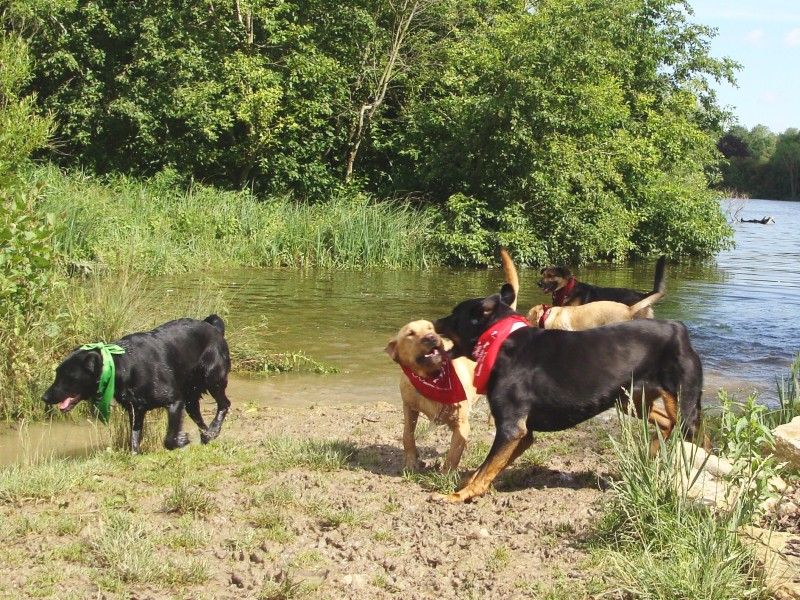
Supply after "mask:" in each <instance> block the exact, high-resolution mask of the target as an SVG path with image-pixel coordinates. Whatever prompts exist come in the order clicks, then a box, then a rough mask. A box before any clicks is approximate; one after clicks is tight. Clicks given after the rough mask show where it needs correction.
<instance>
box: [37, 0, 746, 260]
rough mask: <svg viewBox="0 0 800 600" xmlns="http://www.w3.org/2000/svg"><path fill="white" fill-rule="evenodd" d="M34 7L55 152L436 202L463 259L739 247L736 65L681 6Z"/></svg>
mask: <svg viewBox="0 0 800 600" xmlns="http://www.w3.org/2000/svg"><path fill="white" fill-rule="evenodd" d="M37 2H38V0H37ZM44 4H46V3H44ZM31 6H38V9H37V10H33V9H32V12H31V15H32V16H31V17H30V18H29V19H28V21H27V22H28V23H35V25H33V26H31V25H29V26H28V27H29V30H32V29H33V28H35V33H36V34H35V35H32V36H31V38H30V44H31V47H32V49H33V52H34V54H35V56H36V58H37V61H36V63H35V78H34V80H33V82H32V89H34V90H36V92H37V93H38V94H39V98H40V102H41V105H42V106H43V107H44V108H45V109H46V110H48V111H50V112H51V113H52V114H53V115H54V116H55V118H56V122H57V124H58V130H57V139H58V144H59V146H60V147H59V153H58V154H55V155H52V156H53V158H55V159H57V160H61V161H64V162H68V163H75V162H77V163H79V164H83V165H87V166H90V167H92V168H93V169H95V170H97V171H101V172H103V171H126V172H133V173H138V174H151V173H155V172H159V171H161V170H162V169H164V168H170V169H173V170H174V171H176V172H178V173H180V174H182V175H183V176H184V177H186V178H188V177H194V178H197V179H203V180H206V181H209V182H212V183H217V184H221V185H226V186H243V185H249V186H252V187H253V188H254V189H256V190H257V191H258V192H260V193H262V194H265V195H268V194H279V193H286V192H290V193H295V194H297V195H298V196H299V197H301V198H302V199H310V200H312V201H320V200H324V199H326V198H328V197H330V196H331V194H332V193H334V192H336V190H337V189H338V188H339V187H341V186H342V185H351V186H354V187H357V188H360V189H362V190H367V191H370V192H373V193H376V194H379V195H382V196H386V197H395V196H406V195H412V196H413V197H414V198H415V199H419V202H420V203H426V204H432V205H433V206H434V207H435V208H437V209H439V213H440V215H441V227H440V228H439V229H438V230H437V233H436V234H435V237H436V235H438V238H437V239H438V241H439V242H440V244H441V248H442V253H443V255H445V256H447V257H448V260H450V261H452V262H462V263H463V262H473V263H482V262H488V261H493V260H494V259H493V258H492V252H491V246H492V245H493V244H496V243H497V242H498V241H504V242H508V243H511V244H513V245H514V247H515V249H516V250H517V252H518V255H519V256H522V257H524V259H523V260H526V261H541V260H545V258H550V259H551V260H572V261H585V260H594V259H605V258H607V259H621V258H624V257H626V256H628V255H630V254H648V253H661V252H666V253H668V254H669V253H674V254H680V253H690V254H710V253H714V252H716V251H717V250H718V249H719V248H721V247H722V246H724V244H725V243H726V240H727V239H729V232H728V230H726V229H725V227H724V223H723V222H722V216H721V214H720V213H719V210H718V209H717V210H715V208H714V207H716V199H715V195H714V194H713V193H711V192H709V191H708V184H709V182H710V181H711V180H713V178H714V177H715V166H716V161H717V160H718V154H717V151H716V148H715V141H716V140H717V139H718V129H719V123H720V122H721V119H722V118H723V116H724V115H723V114H722V113H721V112H720V110H719V109H718V108H717V106H716V99H715V97H714V93H713V91H712V89H711V87H710V85H709V83H708V82H709V80H710V79H730V78H732V74H733V71H734V68H735V65H734V64H733V63H731V62H730V61H728V60H717V59H714V58H713V57H711V56H710V53H709V45H708V40H709V38H710V37H711V36H712V35H713V31H712V30H710V29H708V28H706V27H703V26H699V25H696V24H693V23H691V22H690V20H689V16H688V14H689V13H690V8H689V6H688V5H687V4H686V3H685V2H676V1H674V0H617V1H615V2H598V1H597V0H533V1H531V2H528V3H524V4H520V3H516V2H510V1H508V0H466V2H460V3H455V2H453V1H452V0H398V2H390V1H387V0H348V1H347V2H345V3H342V2H332V1H331V0H308V1H307V2H303V3H300V4H291V3H289V4H287V3H274V2H268V1H267V0H250V1H248V2H244V0H215V1H213V2H212V1H211V0H203V1H201V2H195V3H186V2H178V1H177V0H167V1H165V2H155V1H154V0H143V1H141V2H118V1H116V0H77V1H76V2H75V4H73V5H69V4H67V5H64V6H61V7H60V8H59V9H58V10H54V9H45V8H43V5H42V6H39V5H38V4H36V3H32V4H31ZM43 14H45V15H46V16H42V15H43ZM665 182H669V185H667V184H666V183H665ZM676 198H677V199H679V200H680V201H676V200H675V199H676ZM473 210H478V211H479V213H480V214H479V215H470V214H466V212H467V211H473ZM476 219H477V220H478V221H479V222H480V223H482V225H481V227H486V228H487V229H486V231H485V234H481V235H475V234H476V230H475V229H474V225H475V222H476ZM439 234H440V235H439ZM461 235H463V236H464V239H463V240H459V239H458V238H459V236H461ZM678 238H681V239H682V240H683V241H682V242H681V243H677V242H676V241H675V240H677V239H678ZM459 248H461V249H462V250H463V251H462V250H458V249H459Z"/></svg>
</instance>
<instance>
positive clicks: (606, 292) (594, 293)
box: [538, 256, 666, 306]
mask: <svg viewBox="0 0 800 600" xmlns="http://www.w3.org/2000/svg"><path fill="white" fill-rule="evenodd" d="M665 265H666V257H664V256H662V257H661V258H659V259H658V262H657V263H656V270H655V276H654V277H653V290H652V291H650V292H637V291H636V290H629V289H627V288H613V287H599V286H596V285H592V284H590V283H584V282H582V281H578V282H576V283H575V287H574V288H572V291H571V292H570V294H569V296H567V297H566V298H565V299H564V303H563V305H562V306H579V305H581V304H588V303H589V302H597V301H598V300H610V301H612V302H621V303H622V304H627V305H628V306H633V305H634V304H636V303H637V302H639V301H641V300H644V299H645V298H646V297H647V296H650V295H652V294H656V293H658V292H661V293H663V292H664V270H665ZM548 270H549V271H551V272H552V273H555V274H557V275H558V276H559V277H562V278H563V279H564V280H565V281H566V280H569V278H570V277H572V272H571V271H570V270H569V269H568V268H567V267H546V268H544V269H542V270H541V274H542V275H544V272H545V271H548ZM538 286H539V287H540V288H541V289H542V290H543V291H544V292H547V293H554V292H555V291H556V290H552V289H549V288H548V285H547V282H546V281H545V280H544V279H540V280H539V282H538Z"/></svg>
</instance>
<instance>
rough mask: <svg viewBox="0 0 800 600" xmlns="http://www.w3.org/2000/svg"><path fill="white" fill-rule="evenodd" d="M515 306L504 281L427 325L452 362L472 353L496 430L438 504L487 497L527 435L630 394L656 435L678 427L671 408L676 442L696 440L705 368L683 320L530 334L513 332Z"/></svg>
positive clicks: (571, 421) (529, 330)
mask: <svg viewBox="0 0 800 600" xmlns="http://www.w3.org/2000/svg"><path fill="white" fill-rule="evenodd" d="M514 300H515V293H514V290H513V288H512V287H511V286H510V285H507V284H506V285H504V286H503V287H502V288H501V290H500V293H499V294H495V295H493V296H489V297H487V298H474V299H471V300H465V301H463V302H461V303H460V304H458V305H457V306H456V307H455V308H454V309H453V311H452V313H451V314H450V315H448V316H446V317H444V318H442V319H439V320H438V321H436V322H435V324H434V326H435V329H436V331H437V332H438V333H440V334H442V335H444V336H447V337H448V338H450V339H452V340H453V344H454V345H453V349H452V351H451V352H452V355H453V356H454V357H457V356H470V355H473V356H474V353H477V354H478V356H475V357H476V358H477V360H478V365H477V366H476V373H478V372H479V371H480V370H482V369H483V370H485V371H486V375H487V377H486V384H485V386H486V389H485V393H486V395H487V399H488V401H489V407H490V409H491V411H492V415H493V417H494V419H495V424H496V433H495V439H494V443H493V444H492V447H491V449H490V450H489V454H488V456H487V457H486V459H485V460H484V462H483V464H482V465H481V466H480V467H479V468H478V469H477V470H476V471H475V472H474V473H473V474H472V476H471V477H470V478H469V479H468V480H467V482H466V483H465V484H464V485H463V486H462V487H461V489H460V490H458V491H457V492H456V493H454V494H451V495H450V496H447V497H446V499H448V500H450V501H454V502H463V501H466V500H469V499H471V498H474V497H476V496H480V495H482V494H485V493H486V491H487V490H488V489H489V486H490V485H491V483H492V481H493V480H494V479H495V477H497V475H498V474H500V472H501V471H502V470H503V469H505V468H506V467H507V466H508V465H510V464H511V463H512V462H513V461H514V460H515V459H516V458H517V457H518V456H520V455H521V454H522V453H523V452H524V451H525V450H526V449H527V448H528V447H530V445H531V444H532V443H533V432H534V431H560V430H563V429H568V428H570V427H574V426H575V425H577V424H578V423H581V422H582V421H585V420H587V419H590V418H591V417H593V416H595V415H597V414H599V413H601V412H603V411H605V410H607V409H609V408H611V407H613V406H614V405H615V403H616V402H618V401H623V402H624V401H626V400H627V399H628V395H630V396H629V397H630V398H632V399H634V400H633V401H634V403H638V399H639V398H642V399H643V404H644V405H643V406H642V408H643V412H644V414H646V415H647V418H648V420H650V421H651V422H653V423H654V424H655V425H657V426H658V428H659V430H660V432H661V436H662V437H663V438H664V439H666V438H667V437H669V435H670V433H671V432H672V430H673V428H674V427H675V425H676V423H677V414H678V408H679V406H680V412H681V419H682V420H681V428H682V433H683V435H684V437H686V438H687V439H690V440H693V439H695V438H696V437H698V436H699V435H700V434H699V427H700V396H701V390H702V387H703V369H702V365H701V363H700V358H699V356H698V355H697V353H696V352H695V350H694V349H693V348H692V345H691V343H690V341H689V334H688V332H687V330H686V327H685V326H684V325H683V324H682V323H679V322H677V321H656V320H652V319H641V320H636V321H627V322H624V323H616V324H612V325H607V326H605V327H598V328H595V329H588V330H586V331H560V330H547V329H538V328H534V327H526V326H519V325H522V323H521V322H520V321H522V320H523V318H522V317H521V315H519V314H517V313H516V312H515V311H514V310H513V309H512V308H511V306H510V305H511V304H512V303H513V302H514ZM484 359H486V362H484V363H483V364H482V361H484ZM476 382H477V377H476ZM476 387H477V388H478V392H481V391H482V390H481V386H480V385H477V386H476ZM659 399H660V400H661V401H662V402H663V408H662V407H661V406H659V404H658V403H657V402H656V401H657V400H659ZM657 443H658V442H657V441H656V442H655V444H656V445H655V449H657ZM651 448H652V447H651Z"/></svg>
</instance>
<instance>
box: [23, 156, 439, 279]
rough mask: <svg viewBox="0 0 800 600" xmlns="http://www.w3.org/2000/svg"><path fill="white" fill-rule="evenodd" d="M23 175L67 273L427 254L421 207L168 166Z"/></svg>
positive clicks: (375, 260)
mask: <svg viewBox="0 0 800 600" xmlns="http://www.w3.org/2000/svg"><path fill="white" fill-rule="evenodd" d="M28 182H29V185H31V186H37V187H39V188H40V189H41V190H42V195H43V201H42V204H41V210H42V211H43V212H48V213H52V214H54V215H55V216H56V219H57V224H58V228H57V235H56V238H55V242H56V246H57V249H58V250H59V252H61V253H62V254H63V255H64V256H65V257H66V258H67V260H68V261H69V263H70V265H72V268H73V269H74V270H75V269H77V270H83V271H87V270H88V271H95V272H96V271H103V270H106V269H111V270H117V269H120V268H129V269H131V270H134V271H137V272H144V273H148V274H163V273H177V272H186V271H197V270H201V269H206V268H209V267H214V268H220V267H226V266H228V267H229V266H252V267H291V268H300V267H312V266H313V267H323V268H337V269H338V268H354V267H359V268H360V267H384V268H398V267H416V268H418V267H419V266H421V265H426V264H429V263H430V262H431V258H432V257H431V256H430V253H429V250H428V248H429V247H430V245H429V244H428V243H427V240H428V234H429V232H430V231H431V229H432V221H431V218H430V217H429V216H428V215H427V214H426V213H420V212H419V211H416V210H413V209H411V208H409V207H408V206H407V205H404V204H400V203H396V202H388V201H386V202H376V201H374V200H372V199H370V198H368V197H366V196H364V195H362V194H358V193H352V194H344V195H342V196H341V197H336V198H331V199H330V200H329V201H327V202H325V203H322V204H317V205H314V204H306V203H303V202H298V201H295V200H292V199H290V198H286V197H279V198H269V199H258V198H256V197H255V196H253V195H252V194H251V193H249V192H247V191H242V192H231V191H224V190H220V189H216V188H213V187H209V186H204V185H201V184H194V185H192V186H191V187H190V188H189V189H186V188H185V187H184V186H182V185H181V184H180V183H179V181H178V180H177V179H176V178H175V177H173V176H171V175H170V174H169V173H163V174H161V175H159V176H157V177H154V178H153V179H150V180H146V181H142V180H135V179H130V178H127V177H125V176H121V175H118V176H113V177H112V176H109V177H105V178H98V177H91V176H89V175H86V174H82V173H69V174H64V173H62V172H60V171H59V170H58V169H56V168H55V167H52V166H50V167H43V168H40V169H38V170H36V171H33V172H32V173H29V175H28Z"/></svg>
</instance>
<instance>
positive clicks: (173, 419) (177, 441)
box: [164, 400, 189, 450]
mask: <svg viewBox="0 0 800 600" xmlns="http://www.w3.org/2000/svg"><path fill="white" fill-rule="evenodd" d="M183 408H184V406H183V400H176V401H174V402H172V403H171V404H170V405H169V406H167V436H166V437H165V438H164V447H165V448H166V449H167V450H175V449H176V448H183V447H184V446H185V445H187V444H188V443H189V436H187V435H186V432H185V431H181V427H182V426H183Z"/></svg>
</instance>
